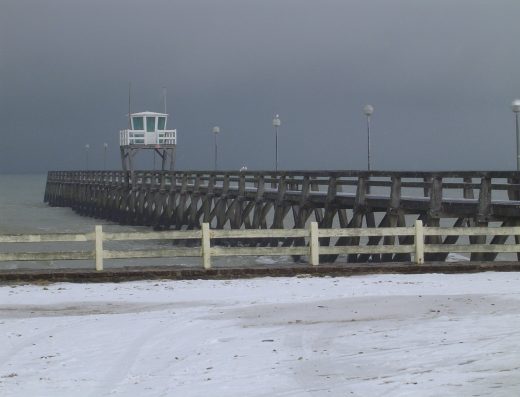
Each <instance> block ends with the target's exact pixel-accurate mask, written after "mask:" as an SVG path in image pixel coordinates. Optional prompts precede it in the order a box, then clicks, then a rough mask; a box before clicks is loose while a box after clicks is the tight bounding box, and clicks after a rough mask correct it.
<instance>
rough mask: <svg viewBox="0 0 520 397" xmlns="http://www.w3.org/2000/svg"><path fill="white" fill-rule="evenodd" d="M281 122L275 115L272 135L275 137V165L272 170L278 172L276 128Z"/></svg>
mask: <svg viewBox="0 0 520 397" xmlns="http://www.w3.org/2000/svg"><path fill="white" fill-rule="evenodd" d="M280 124H281V121H280V116H279V115H278V114H277V115H276V116H274V119H273V127H274V135H275V146H274V147H275V149H274V151H275V163H274V170H275V171H278V127H280Z"/></svg>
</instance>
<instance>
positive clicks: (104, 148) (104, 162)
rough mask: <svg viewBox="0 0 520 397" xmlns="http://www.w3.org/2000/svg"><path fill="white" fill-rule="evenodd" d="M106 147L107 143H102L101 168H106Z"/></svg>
mask: <svg viewBox="0 0 520 397" xmlns="http://www.w3.org/2000/svg"><path fill="white" fill-rule="evenodd" d="M107 149H108V143H106V142H105V143H104V144H103V169H104V170H106V169H107Z"/></svg>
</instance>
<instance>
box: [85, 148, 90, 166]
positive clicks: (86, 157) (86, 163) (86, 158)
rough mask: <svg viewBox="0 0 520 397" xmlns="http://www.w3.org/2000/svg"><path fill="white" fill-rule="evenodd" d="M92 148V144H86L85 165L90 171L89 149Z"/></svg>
mask: <svg viewBox="0 0 520 397" xmlns="http://www.w3.org/2000/svg"><path fill="white" fill-rule="evenodd" d="M89 149H90V145H89V144H88V143H87V144H86V145H85V165H86V168H87V171H88V150H89Z"/></svg>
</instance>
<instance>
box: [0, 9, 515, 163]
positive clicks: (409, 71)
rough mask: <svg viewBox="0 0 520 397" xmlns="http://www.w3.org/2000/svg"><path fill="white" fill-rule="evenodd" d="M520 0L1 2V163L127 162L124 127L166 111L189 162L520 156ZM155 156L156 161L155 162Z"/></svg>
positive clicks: (507, 159)
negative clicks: (517, 116) (519, 129)
mask: <svg viewBox="0 0 520 397" xmlns="http://www.w3.org/2000/svg"><path fill="white" fill-rule="evenodd" d="M519 15H520V2H519V1H518V0H511V1H500V0H499V1H477V0H459V1H453V0H435V1H433V0H431V1H416V0H408V1H404V0H395V1H389V0H379V1H376V0H359V1H349V0H343V1H332V0H321V1H311V0H211V1H210V0H205V1H202V0H180V1H179V0H178V1H140V2H137V1H123V0H113V1H109V0H108V1H72V0H67V1H65V0H62V1H52V0H34V1H24V0H0V133H1V139H2V141H1V143H0V172H44V171H47V170H50V169H81V168H84V167H85V154H84V146H85V144H87V143H88V144H90V146H91V150H90V163H91V165H92V164H96V165H97V168H101V166H102V155H103V143H104V142H107V143H108V144H109V151H108V154H109V161H108V163H109V167H110V168H116V169H117V168H119V167H120V164H119V152H118V131H119V129H122V128H125V127H126V123H127V122H126V116H125V115H126V112H127V106H128V105H127V95H128V93H127V92H128V82H129V81H131V82H132V86H133V106H132V110H133V111H142V110H156V111H161V110H162V99H161V96H162V87H163V86H164V87H166V88H167V90H168V111H169V112H170V113H171V114H172V116H173V117H172V119H171V120H170V127H175V128H177V129H178V133H179V144H178V157H177V166H178V168H181V169H208V168H211V167H212V165H213V146H212V145H213V141H212V139H213V137H212V134H211V128H212V127H213V125H219V126H220V127H221V131H222V132H221V135H220V136H219V143H220V159H221V161H220V164H221V166H222V168H226V169H238V168H240V166H242V165H243V164H245V165H247V166H248V168H249V169H271V168H273V166H274V132H273V129H272V125H271V120H272V117H273V115H274V114H275V113H279V114H280V117H281V119H282V126H281V128H280V134H279V136H280V167H281V168H286V169H362V168H364V167H365V166H366V131H365V124H364V123H365V120H364V116H363V114H362V108H363V105H365V104H366V103H371V104H373V106H374V107H375V113H374V115H373V120H372V127H373V128H372V138H373V139H372V141H373V147H372V151H373V168H376V169H404V170H415V169H513V168H514V167H515V131H514V119H513V114H512V112H511V110H510V108H509V105H510V102H511V100H512V99H514V98H515V97H519V96H520V23H519ZM140 165H141V167H145V168H151V166H152V160H151V158H145V157H142V158H141V164H140Z"/></svg>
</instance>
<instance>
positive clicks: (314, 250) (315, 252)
mask: <svg viewBox="0 0 520 397" xmlns="http://www.w3.org/2000/svg"><path fill="white" fill-rule="evenodd" d="M309 245H310V257H311V265H313V266H318V265H319V264H320V240H319V239H318V222H311V240H310V244H309Z"/></svg>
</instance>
